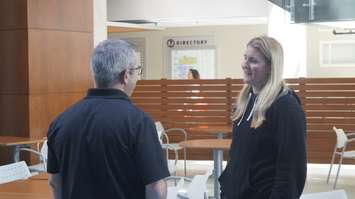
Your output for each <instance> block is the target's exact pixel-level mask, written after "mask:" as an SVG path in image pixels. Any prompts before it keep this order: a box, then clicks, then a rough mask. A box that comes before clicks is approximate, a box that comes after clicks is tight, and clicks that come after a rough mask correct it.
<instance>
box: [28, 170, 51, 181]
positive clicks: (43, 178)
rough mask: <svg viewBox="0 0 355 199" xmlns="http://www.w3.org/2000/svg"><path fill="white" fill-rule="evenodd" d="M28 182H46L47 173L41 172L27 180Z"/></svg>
mask: <svg viewBox="0 0 355 199" xmlns="http://www.w3.org/2000/svg"><path fill="white" fill-rule="evenodd" d="M29 179H30V180H48V173H46V172H42V173H39V174H37V175H34V176H32V177H30V178H29Z"/></svg>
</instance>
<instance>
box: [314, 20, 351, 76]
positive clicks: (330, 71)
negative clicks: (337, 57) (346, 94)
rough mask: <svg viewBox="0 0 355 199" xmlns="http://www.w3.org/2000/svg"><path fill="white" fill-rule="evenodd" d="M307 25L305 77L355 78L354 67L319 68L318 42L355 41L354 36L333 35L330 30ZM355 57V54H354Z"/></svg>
mask: <svg viewBox="0 0 355 199" xmlns="http://www.w3.org/2000/svg"><path fill="white" fill-rule="evenodd" d="M319 28H320V26H315V25H308V27H307V35H308V38H307V52H308V58H307V65H308V67H307V77H355V65H354V66H347V67H320V60H319V59H320V58H319V51H320V43H319V42H320V41H331V40H347V41H349V40H350V41H355V35H336V36H335V35H333V34H332V30H333V29H331V28H328V31H324V29H327V28H325V27H323V28H322V29H323V31H320V29H319ZM354 56H355V54H354Z"/></svg>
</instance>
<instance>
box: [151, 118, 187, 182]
mask: <svg viewBox="0 0 355 199" xmlns="http://www.w3.org/2000/svg"><path fill="white" fill-rule="evenodd" d="M155 127H156V129H157V133H158V137H159V140H160V143H161V144H162V148H163V149H165V150H166V155H167V159H168V166H169V171H170V173H171V174H174V175H175V174H176V164H177V161H178V159H179V153H178V151H179V150H183V153H184V175H185V176H186V148H185V147H181V146H179V144H178V143H171V142H170V139H169V136H168V133H169V132H179V133H181V134H182V135H183V136H184V141H186V140H187V133H186V131H185V130H184V129H181V128H170V129H164V127H163V124H162V123H161V122H159V121H157V122H155ZM163 140H165V143H164V142H163ZM168 150H172V151H174V154H175V160H173V161H171V160H170V161H169V156H168V155H169V152H168Z"/></svg>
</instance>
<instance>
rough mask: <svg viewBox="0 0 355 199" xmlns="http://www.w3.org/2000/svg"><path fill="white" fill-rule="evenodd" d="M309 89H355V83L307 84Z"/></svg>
mask: <svg viewBox="0 0 355 199" xmlns="http://www.w3.org/2000/svg"><path fill="white" fill-rule="evenodd" d="M306 89H307V91H312V90H328V91H329V90H334V91H346V90H349V91H355V85H341V84H335V85H327V84H318V85H307V87H306Z"/></svg>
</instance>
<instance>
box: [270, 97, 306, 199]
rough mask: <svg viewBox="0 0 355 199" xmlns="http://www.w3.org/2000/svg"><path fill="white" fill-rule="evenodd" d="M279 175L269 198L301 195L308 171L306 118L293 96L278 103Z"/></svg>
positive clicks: (277, 161)
mask: <svg viewBox="0 0 355 199" xmlns="http://www.w3.org/2000/svg"><path fill="white" fill-rule="evenodd" d="M275 112H277V113H275V114H276V118H275V120H274V122H275V123H274V126H275V130H274V133H275V139H276V149H277V157H276V176H275V182H274V186H273V188H272V192H271V195H270V197H269V199H296V198H297V199H298V198H299V197H300V195H301V194H302V191H303V188H304V184H305V179H306V173H307V155H306V120H305V115H304V113H303V111H302V108H301V106H300V104H299V103H298V102H297V100H296V98H295V97H293V96H289V97H285V98H283V99H280V100H279V103H277V106H276V107H275Z"/></svg>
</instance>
